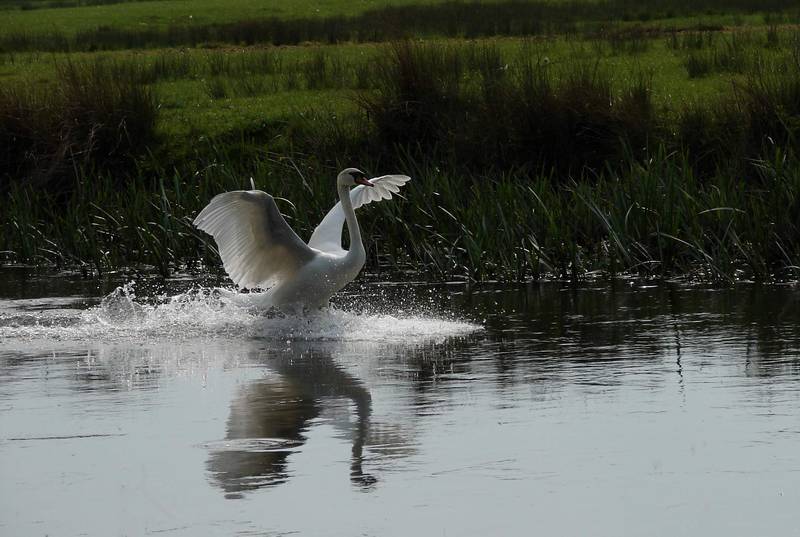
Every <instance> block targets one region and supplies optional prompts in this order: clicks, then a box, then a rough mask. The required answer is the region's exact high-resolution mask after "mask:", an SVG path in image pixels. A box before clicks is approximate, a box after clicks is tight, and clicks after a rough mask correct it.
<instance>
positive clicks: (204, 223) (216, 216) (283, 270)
mask: <svg viewBox="0 0 800 537" xmlns="http://www.w3.org/2000/svg"><path fill="white" fill-rule="evenodd" d="M194 225H195V226H197V228H198V229H202V230H203V231H205V232H206V233H208V234H209V235H211V236H213V237H214V240H215V241H217V246H218V247H219V255H220V257H221V258H222V265H223V266H224V267H225V271H226V272H227V273H228V276H230V277H231V280H233V282H234V283H235V284H236V285H238V286H240V287H247V288H252V287H268V286H270V285H273V284H275V283H277V282H279V281H280V280H282V279H284V278H286V277H288V276H291V275H292V274H294V273H295V272H297V271H298V270H299V269H300V267H302V266H303V265H305V264H306V263H307V262H309V261H310V260H311V259H313V258H314V256H315V255H316V254H315V253H314V251H313V250H311V248H309V247H308V246H307V245H306V244H305V243H304V242H303V241H302V240H300V237H298V236H297V234H296V233H295V232H294V231H292V228H290V227H289V224H287V223H286V220H284V218H283V216H282V215H281V212H280V211H279V210H278V206H277V205H275V200H274V199H272V196H270V195H269V194H267V193H266V192H262V191H260V190H236V191H233V192H225V193H224V194H219V195H218V196H216V197H214V199H212V200H211V202H210V203H209V204H208V205H206V208H205V209H203V210H202V211H200V214H198V215H197V218H195V219H194Z"/></svg>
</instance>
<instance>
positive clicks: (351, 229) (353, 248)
mask: <svg viewBox="0 0 800 537" xmlns="http://www.w3.org/2000/svg"><path fill="white" fill-rule="evenodd" d="M338 191H339V201H341V203H342V210H344V219H345V221H347V232H348V233H349V234H350V251H349V252H348V255H350V254H353V255H355V254H359V253H361V254H363V253H364V244H363V243H362V242H361V230H360V229H359V228H358V220H356V212H355V210H353V202H352V201H350V189H349V188H348V187H347V186H339V187H338Z"/></svg>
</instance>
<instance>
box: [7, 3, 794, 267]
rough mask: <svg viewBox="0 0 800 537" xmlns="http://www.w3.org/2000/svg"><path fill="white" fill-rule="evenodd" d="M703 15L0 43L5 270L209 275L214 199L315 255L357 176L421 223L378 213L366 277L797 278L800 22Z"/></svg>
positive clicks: (425, 15) (360, 21)
mask: <svg viewBox="0 0 800 537" xmlns="http://www.w3.org/2000/svg"><path fill="white" fill-rule="evenodd" d="M136 4H137V3H135V2H132V3H125V4H120V5H119V7H118V8H119V9H123V8H124V9H130V8H131V6H135V5H136ZM700 4H702V5H700ZM700 4H698V3H696V2H695V3H692V4H684V3H680V2H674V1H673V2H666V1H665V2H662V3H658V5H655V4H654V5H653V6H650V7H649V8H648V10H647V11H641V8H637V7H636V6H635V5H633V4H630V3H626V2H622V1H621V0H615V1H613V2H606V3H602V6H600V7H604V8H607V9H608V11H606V12H604V13H605V15H603V16H601V13H600V12H599V11H598V9H599V7H598V6H599V4H598V5H595V3H586V5H584V4H579V7H580V9H572V8H574V7H575V6H573V5H572V4H569V5H567V4H562V3H558V2H555V3H546V4H545V3H536V2H531V3H497V4H480V5H476V4H461V3H445V4H436V3H433V4H426V5H420V6H413V5H412V6H401V7H387V8H381V9H380V10H374V11H368V12H362V13H355V14H354V13H349V14H347V15H346V16H345V15H342V16H341V17H338V18H337V17H315V18H310V19H302V18H291V17H289V18H267V19H258V20H255V21H254V22H252V23H244V22H241V21H222V22H219V23H216V22H207V24H206V23H204V25H188V26H187V25H186V24H179V25H177V26H175V25H173V26H170V25H160V26H158V27H154V28H152V29H149V30H147V32H151V34H148V36H149V37H148V36H145V37H142V35H143V34H142V33H141V32H142V31H140V30H137V29H131V28H130V27H127V26H125V25H121V26H119V27H117V26H112V27H109V28H103V27H95V28H94V29H86V28H73V27H70V26H69V25H65V26H64V30H63V35H62V34H59V33H58V32H55V33H53V32H50V33H48V32H40V31H33V30H31V31H28V32H21V31H16V32H9V31H6V32H5V33H2V34H1V35H0V43H3V45H2V48H3V50H4V51H5V52H3V53H2V54H0V76H2V79H3V80H4V83H3V85H2V87H0V147H2V148H3V150H2V153H1V154H0V190H2V194H3V196H2V198H0V199H2V201H0V211H1V212H2V213H3V215H4V218H3V221H2V226H3V229H2V236H1V237H0V241H2V242H0V251H2V252H3V254H2V256H3V260H4V262H7V263H33V264H48V265H49V264H55V265H57V266H61V267H67V266H81V267H83V269H84V270H86V271H99V272H104V271H108V270H112V269H114V268H117V267H122V266H139V267H156V268H157V269H158V270H159V271H160V272H162V273H165V274H167V273H169V272H171V271H173V270H175V269H176V268H179V267H190V268H191V267H197V268H200V267H201V266H215V265H216V263H217V258H216V256H215V254H214V252H213V248H212V244H213V243H212V244H209V243H208V241H207V238H205V237H203V236H201V234H198V233H197V232H196V231H195V230H193V229H192V227H191V225H190V222H191V219H192V217H193V216H194V215H195V214H196V213H197V211H198V210H199V209H200V208H201V207H202V206H203V205H204V204H205V203H206V202H207V201H208V199H210V198H211V197H212V196H213V195H214V194H216V193H218V192H220V191H222V190H228V189H237V188H245V187H248V186H249V182H250V178H251V177H252V178H253V180H254V181H255V183H256V185H257V186H258V187H259V188H263V189H265V190H269V191H270V192H272V193H274V194H276V195H277V196H282V197H287V198H289V199H292V200H293V204H291V205H289V204H284V205H282V206H281V209H282V210H283V211H284V213H285V214H286V215H287V216H288V217H289V218H290V219H291V224H292V226H293V227H294V228H295V229H297V230H298V231H300V232H301V236H305V237H307V236H308V235H309V234H310V232H311V230H312V229H313V227H314V226H315V225H316V223H317V219H318V218H319V217H320V216H321V215H322V214H324V211H325V210H327V208H328V207H329V205H330V202H331V201H332V200H333V197H334V196H333V194H334V193H333V192H331V191H329V190H330V189H329V188H328V187H329V183H330V178H331V177H332V176H333V175H335V173H336V171H338V169H340V168H341V167H343V166H346V165H350V164H354V163H357V164H358V165H359V166H361V167H362V168H365V169H366V170H367V171H369V172H372V173H375V174H379V173H387V172H394V171H403V172H404V173H408V174H409V175H412V176H413V177H414V178H415V181H414V182H413V183H411V184H412V185H413V186H412V187H411V188H410V189H409V190H408V192H406V195H407V196H408V197H409V201H408V203H397V204H386V205H382V206H378V207H375V208H370V209H369V211H367V212H366V213H365V214H364V215H362V216H360V218H362V220H363V221H364V224H365V228H366V229H365V234H364V235H365V240H366V241H367V242H368V244H369V247H368V250H369V251H370V252H371V258H370V260H369V261H368V263H369V264H370V268H371V269H372V270H384V269H400V270H402V269H404V268H407V267H409V266H413V267H415V268H416V269H424V272H425V273H426V274H429V275H431V276H432V277H464V278H474V279H498V278H499V279H530V278H541V277H559V278H581V277H584V276H586V275H589V274H603V275H610V276H613V275H618V274H624V273H634V274H640V275H647V276H657V277H675V276H689V277H699V278H704V279H712V280H722V281H733V280H736V279H741V278H747V279H758V280H772V279H796V278H797V277H798V274H799V273H800V268H798V267H800V229H798V222H800V166H798V157H797V155H798V149H800V147H798V130H800V32H798V30H797V29H796V28H795V27H794V25H793V24H794V21H795V18H796V16H797V13H796V11H797V10H796V8H795V7H794V6H793V5H790V4H789V3H781V2H775V3H773V4H774V5H773V4H769V5H764V4H763V3H762V4H760V5H758V6H756V5H751V4H748V3H747V2H744V1H743V2H740V3H738V4H736V5H730V4H726V7H724V8H723V7H722V6H721V5H717V4H714V3H713V2H712V3H707V4H708V5H706V4H704V3H702V2H701V3H700ZM107 7H108V8H109V9H112V8H115V6H107ZM70 9H77V10H80V9H81V8H62V9H53V10H47V9H42V10H36V11H37V12H41V13H43V14H44V13H47V16H52V17H57V16H58V13H64V14H68V13H69V12H70ZM637 10H638V11H637ZM19 13H20V16H21V15H22V14H24V13H27V12H24V13H23V12H22V11H19ZM512 15H513V17H512ZM369 17H373V19H369ZM393 17H394V18H393ZM403 17H405V18H403ZM610 18H613V19H614V21H613V23H609V22H608V19H610ZM512 19H513V20H515V21H517V22H515V23H514V24H510V23H508V21H510V20H512ZM64 20H65V21H69V20H70V19H69V17H67V16H66V15H64ZM398 20H400V21H404V26H402V27H403V28H404V29H405V30H404V31H405V33H404V34H403V35H400V34H397V33H396V32H394V33H393V32H391V31H389V30H388V29H389V28H394V27H396V26H397V25H396V24H395V23H394V22H392V21H395V22H396V21H398ZM298 21H301V22H302V21H305V22H302V24H301V22H298ZM335 21H338V22H335ZM381 21H382V22H381ZM448 21H450V24H448ZM503 21H506V22H503ZM604 21H605V22H604ZM334 22H335V24H334ZM723 22H724V23H726V24H728V23H738V25H734V26H727V25H725V24H723ZM366 23H369V24H366ZM248 25H249V26H248ZM259 25H261V26H259ZM269 25H278V26H280V25H283V26H281V27H282V28H284V29H285V30H286V32H287V33H286V34H285V35H287V36H289V37H286V38H285V39H284V38H282V39H281V40H278V39H276V38H275V37H274V36H275V34H274V31H273V30H271V29H270V28H272V27H271V26H269ZM292 25H296V27H295V26H292ZM326 25H334V26H330V27H329V26H326ZM425 25H428V26H425ZM526 25H527V26H526ZM536 25H538V26H536ZM245 26H247V27H248V28H249V30H248V31H252V32H253V35H254V36H256V37H255V38H252V39H251V38H249V37H247V36H245V35H244V34H238V33H226V32H229V31H230V32H234V29H236V31H237V32H238V31H240V30H241V31H244V30H242V28H244V27H245ZM276 27H277V26H276ZM70 28H72V29H70ZM176 28H181V29H176ZM298 28H301V29H300V30H298ZM326 28H327V29H326ZM330 28H335V29H336V31H335V32H334V31H333V30H331V29H330ZM357 28H370V32H372V33H371V34H370V35H366V34H363V33H359V32H358V31H356V29H357ZM290 30H291V31H290ZM212 31H213V32H216V33H213V34H207V33H206V34H204V33H203V32H212ZM92 32H94V33H92ZM137 32H138V33H137ZM182 32H184V33H182ZM185 32H188V33H185ZM292 32H294V33H292ZM336 32H339V33H336ZM290 34H291V35H290ZM187 35H188V36H189V37H186V36H187ZM282 35H283V34H282ZM81 36H84V37H81ZM104 36H107V37H104ZM165 36H166V37H165ZM170 36H172V37H170ZM404 36H414V37H417V38H418V37H420V36H424V37H426V39H424V40H420V39H397V38H401V37H404ZM489 36H492V37H489ZM498 36H503V37H498ZM81 39H85V41H81ZM170 39H171V41H170ZM48 40H50V41H48ZM53 40H55V41H53ZM115 40H116V41H115ZM386 40H391V41H389V42H385V43H381V41H386ZM56 41H58V42H60V43H61V45H57V46H56V45H53V43H55V42H56ZM306 41H314V42H316V44H310V43H306V44H304V45H302V46H291V47H278V46H274V44H275V43H300V42H306ZM362 41H368V43H361V42H362ZM256 43H258V45H257V46H249V45H253V44H256ZM325 43H329V44H325ZM62 45H63V46H62ZM177 45H180V46H181V48H177ZM186 45H189V46H190V47H191V48H184V46H186ZM201 45H202V46H201ZM173 46H176V48H164V47H173ZM104 49H118V50H105V51H103V50H104ZM132 49H139V50H132ZM45 51H56V52H45ZM70 51H71V52H70ZM303 234H305V235H303Z"/></svg>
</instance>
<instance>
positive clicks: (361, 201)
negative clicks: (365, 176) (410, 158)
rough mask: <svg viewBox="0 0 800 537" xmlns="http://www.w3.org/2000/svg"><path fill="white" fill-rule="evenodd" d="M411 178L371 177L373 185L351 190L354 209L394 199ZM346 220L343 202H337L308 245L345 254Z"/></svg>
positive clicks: (323, 250) (394, 176)
mask: <svg viewBox="0 0 800 537" xmlns="http://www.w3.org/2000/svg"><path fill="white" fill-rule="evenodd" d="M410 180H411V178H410V177H409V176H407V175H382V176H381V177H375V178H374V179H370V180H369V182H370V183H372V185H373V186H372V187H368V186H364V185H359V186H357V187H355V188H353V189H352V190H350V200H351V201H352V203H353V209H358V208H359V207H361V206H362V205H366V204H368V203H372V202H373V201H379V200H388V199H392V194H396V193H397V192H399V191H400V187H401V186H403V185H404V184H406V183H407V182H408V181H410ZM344 222H345V218H344V210H343V209H342V203H341V202H337V203H336V205H334V206H333V208H332V209H331V210H330V211H328V214H326V215H325V218H323V219H322V222H320V223H319V225H318V226H317V227H316V228H315V229H314V233H313V234H312V235H311V239H309V241H308V245H309V246H310V247H311V248H314V249H316V250H319V251H321V252H326V253H329V254H334V255H343V254H344V253H345V250H344V249H343V248H342V230H343V229H344Z"/></svg>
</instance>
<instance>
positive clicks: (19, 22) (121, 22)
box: [0, 0, 445, 35]
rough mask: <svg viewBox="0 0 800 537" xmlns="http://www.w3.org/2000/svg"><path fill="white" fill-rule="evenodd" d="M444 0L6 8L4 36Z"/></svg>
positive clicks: (345, 12) (332, 12)
mask: <svg viewBox="0 0 800 537" xmlns="http://www.w3.org/2000/svg"><path fill="white" fill-rule="evenodd" d="M444 1H445V0H425V1H420V0H391V1H388V0H358V1H355V2H352V1H348V0H271V1H270V2H260V1H255V0H227V1H225V2H219V1H216V0H191V1H186V0H150V1H142V2H122V3H117V4H110V5H96V6H81V7H70V8H51V9H36V10H31V11H23V10H14V11H7V12H3V14H2V19H1V20H2V23H0V35H3V34H7V33H11V32H14V31H19V30H20V29H24V30H25V31H26V32H29V33H32V34H39V33H44V34H46V33H50V32H53V31H57V32H63V33H65V34H67V35H74V34H75V33H76V32H79V31H82V30H91V29H94V28H97V27H98V26H114V27H117V28H120V29H141V28H158V29H164V28H166V27H168V26H170V25H173V24H178V25H192V24H194V25H202V24H210V23H225V22H236V21H240V20H252V19H260V18H266V17H279V18H284V19H293V18H305V17H317V18H323V17H332V16H352V15H358V14H361V13H363V12H364V11H367V10H369V9H376V8H381V7H385V6H389V5H391V6H402V5H418V4H428V3H430V4H435V3H442V2H444Z"/></svg>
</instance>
